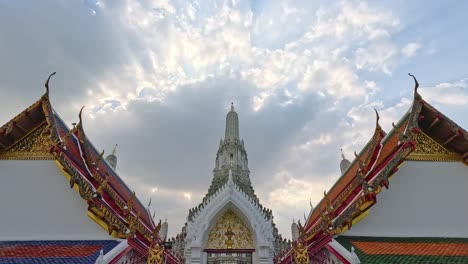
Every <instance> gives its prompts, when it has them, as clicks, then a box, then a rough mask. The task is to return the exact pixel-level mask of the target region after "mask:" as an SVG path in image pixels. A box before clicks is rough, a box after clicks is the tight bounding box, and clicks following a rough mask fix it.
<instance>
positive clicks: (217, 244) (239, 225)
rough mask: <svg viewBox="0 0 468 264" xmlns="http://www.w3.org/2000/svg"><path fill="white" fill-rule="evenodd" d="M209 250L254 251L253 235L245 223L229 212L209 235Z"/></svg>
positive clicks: (207, 246)
mask: <svg viewBox="0 0 468 264" xmlns="http://www.w3.org/2000/svg"><path fill="white" fill-rule="evenodd" d="M206 248H207V249H254V248H255V246H254V243H253V240H252V234H251V232H250V230H249V229H248V228H247V227H246V226H245V224H244V222H243V221H242V220H241V219H240V218H239V217H238V216H237V215H236V214H235V213H234V212H233V211H232V210H228V211H227V212H226V213H224V215H223V216H222V217H221V218H220V219H219V220H218V221H217V222H216V223H215V225H214V226H213V227H212V229H211V230H210V233H209V235H208V241H207V242H206Z"/></svg>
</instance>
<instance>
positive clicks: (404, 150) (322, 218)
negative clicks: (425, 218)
mask: <svg viewBox="0 0 468 264" xmlns="http://www.w3.org/2000/svg"><path fill="white" fill-rule="evenodd" d="M411 76H412V75H411ZM413 78H414V77H413ZM414 81H415V88H414V99H413V104H412V107H411V109H410V111H409V112H408V113H407V114H405V115H404V116H403V118H402V119H401V120H400V121H399V122H398V123H397V124H396V125H394V124H393V129H392V130H391V131H390V133H388V134H386V133H385V131H383V129H382V128H381V127H380V125H379V115H378V113H377V111H376V113H377V120H376V126H375V130H374V134H373V136H372V137H371V139H370V140H369V141H368V143H367V144H366V145H365V147H364V148H363V149H362V151H361V152H360V153H359V154H356V153H355V156H356V158H355V159H354V160H353V161H352V162H351V165H350V166H349V167H348V169H347V170H346V171H344V173H343V174H342V176H341V177H340V178H339V179H338V180H337V181H336V183H335V184H334V185H333V186H332V187H331V189H330V190H329V191H328V192H326V193H324V197H323V198H322V200H321V201H320V202H319V204H318V205H317V206H316V207H315V208H313V209H312V210H311V212H310V214H309V216H308V217H307V220H306V222H305V223H304V225H300V233H301V237H300V241H302V243H304V244H306V245H307V248H308V252H309V253H310V254H311V255H312V256H313V255H314V254H318V253H319V252H320V250H322V249H323V248H325V247H326V245H327V244H328V243H329V242H331V241H332V237H333V236H335V235H340V234H343V233H344V232H346V231H347V230H349V229H350V228H352V226H353V224H355V223H357V222H358V221H360V219H362V218H363V217H364V216H365V215H366V213H367V212H368V210H369V209H370V208H371V207H372V206H374V205H375V204H376V203H377V202H378V196H379V193H380V192H381V190H382V188H389V178H390V177H392V175H393V174H394V173H395V172H397V171H398V167H399V165H400V164H401V163H403V162H404V161H405V160H420V161H460V162H463V163H464V164H465V165H468V134H467V132H466V131H465V130H464V129H463V128H461V127H460V126H458V125H457V124H456V123H455V122H453V121H452V120H450V119H449V118H448V117H446V116H445V115H443V114H442V113H441V112H439V111H438V110H437V109H435V108H434V107H433V106H431V105H430V104H429V103H427V102H426V101H425V100H423V99H422V97H421V96H420V95H419V93H418V87H419V83H418V82H417V80H416V78H414ZM463 242H466V241H465V240H463ZM296 246H297V244H295V245H294V246H293V247H296ZM464 248H465V247H464ZM294 252H295V250H294V248H292V249H290V250H289V251H288V252H286V253H285V254H284V255H282V256H281V257H279V258H278V259H277V262H278V263H289V262H288V261H290V260H291V258H293V256H294ZM358 252H365V251H358ZM420 253H421V254H423V253H424V252H422V251H421V252H420ZM418 254H419V253H418ZM358 255H359V253H358ZM466 255H468V254H465V256H466ZM387 259H388V260H389V261H390V262H388V263H401V262H399V261H398V260H396V259H391V258H387ZM392 261H393V262H392ZM345 263H346V262H345ZM362 263H366V262H362ZM378 263H383V262H378ZM385 263H387V262H385ZM408 263H409V262H408ZM428 263H431V262H428ZM447 263H448V262H447Z"/></svg>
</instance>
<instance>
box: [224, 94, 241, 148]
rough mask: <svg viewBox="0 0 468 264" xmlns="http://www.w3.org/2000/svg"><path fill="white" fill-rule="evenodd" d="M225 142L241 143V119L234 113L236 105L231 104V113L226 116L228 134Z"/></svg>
mask: <svg viewBox="0 0 468 264" xmlns="http://www.w3.org/2000/svg"><path fill="white" fill-rule="evenodd" d="M224 140H225V141H227V142H238V141H239V117H238V116H237V113H236V111H234V103H231V111H229V113H228V114H227V116H226V133H225V139H224Z"/></svg>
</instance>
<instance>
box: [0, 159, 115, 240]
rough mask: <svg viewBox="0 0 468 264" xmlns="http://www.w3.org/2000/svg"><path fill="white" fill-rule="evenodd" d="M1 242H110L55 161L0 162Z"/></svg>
mask: <svg viewBox="0 0 468 264" xmlns="http://www.w3.org/2000/svg"><path fill="white" fill-rule="evenodd" d="M0 179H1V184H0V201H1V202H0V239H1V240H81V239H86V240H93V239H111V237H110V236H109V235H108V234H107V232H106V231H104V229H102V228H101V227H100V226H99V225H98V224H96V223H95V222H94V221H93V220H91V219H90V218H89V217H88V216H87V215H86V213H87V204H86V202H85V201H84V200H83V199H82V198H81V197H80V196H79V194H78V193H77V192H76V191H75V190H73V189H70V185H69V184H68V181H67V179H66V178H65V177H64V176H63V174H62V173H61V171H60V170H59V168H58V167H57V165H56V164H55V161H52V160H0Z"/></svg>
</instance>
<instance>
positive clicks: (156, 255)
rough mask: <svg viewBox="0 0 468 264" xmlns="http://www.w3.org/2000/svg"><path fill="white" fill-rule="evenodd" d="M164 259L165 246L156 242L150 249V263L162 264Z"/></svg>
mask: <svg viewBox="0 0 468 264" xmlns="http://www.w3.org/2000/svg"><path fill="white" fill-rule="evenodd" d="M163 261H164V247H162V246H160V245H159V244H158V243H156V244H155V245H154V246H153V247H150V249H149V251H148V261H147V263H148V264H162V263H163Z"/></svg>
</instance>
